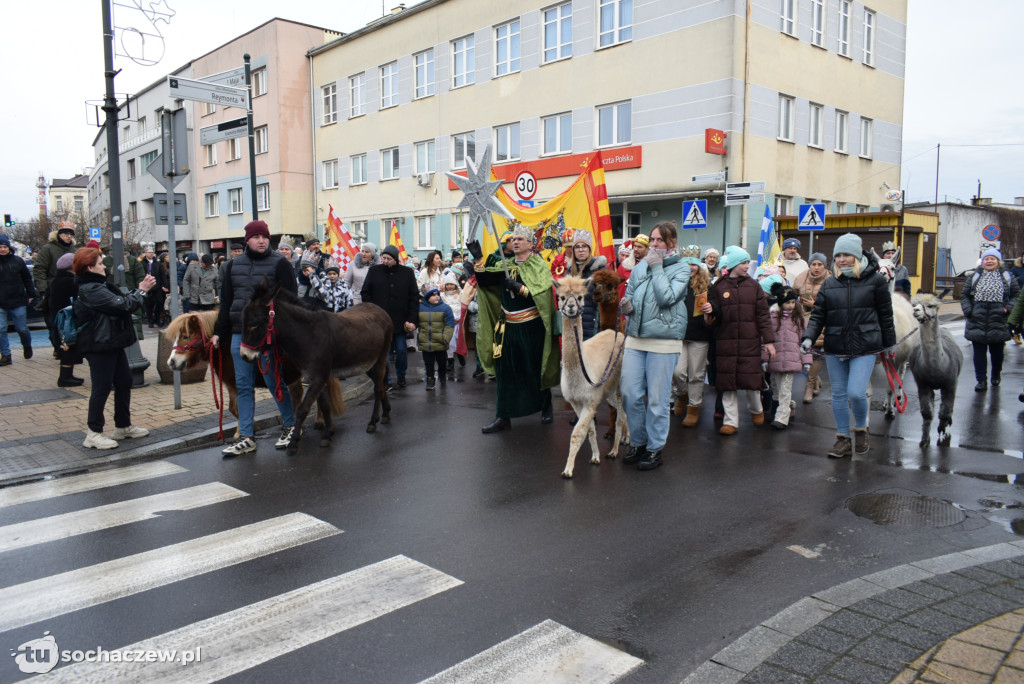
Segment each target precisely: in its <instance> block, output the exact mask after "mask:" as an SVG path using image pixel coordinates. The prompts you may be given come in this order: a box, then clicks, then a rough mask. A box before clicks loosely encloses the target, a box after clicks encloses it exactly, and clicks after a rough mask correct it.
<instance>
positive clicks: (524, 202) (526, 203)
mask: <svg viewBox="0 0 1024 684" xmlns="http://www.w3.org/2000/svg"><path fill="white" fill-rule="evenodd" d="M518 202H519V204H520V205H522V206H524V207H529V208H530V209H533V208H534V207H535V206H537V203H536V202H534V201H533V200H518Z"/></svg>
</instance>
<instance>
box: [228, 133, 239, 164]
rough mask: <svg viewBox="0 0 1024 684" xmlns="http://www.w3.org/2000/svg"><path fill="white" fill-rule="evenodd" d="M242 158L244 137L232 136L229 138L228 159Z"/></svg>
mask: <svg viewBox="0 0 1024 684" xmlns="http://www.w3.org/2000/svg"><path fill="white" fill-rule="evenodd" d="M241 158H242V139H241V138H232V139H231V140H228V161H232V160H234V159H241Z"/></svg>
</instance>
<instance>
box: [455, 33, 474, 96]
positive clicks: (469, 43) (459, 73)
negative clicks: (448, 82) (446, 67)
mask: <svg viewBox="0 0 1024 684" xmlns="http://www.w3.org/2000/svg"><path fill="white" fill-rule="evenodd" d="M474 53H475V49H474V42H473V36H465V37H463V38H458V39H456V40H453V41H452V88H461V87H462V86H466V85H470V84H471V83H473V82H474V81H475V80H476V75H475V72H474V70H475V69H476V59H475V56H474Z"/></svg>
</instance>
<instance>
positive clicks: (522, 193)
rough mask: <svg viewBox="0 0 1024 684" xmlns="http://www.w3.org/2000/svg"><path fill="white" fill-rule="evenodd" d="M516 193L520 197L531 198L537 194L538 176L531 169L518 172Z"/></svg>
mask: <svg viewBox="0 0 1024 684" xmlns="http://www.w3.org/2000/svg"><path fill="white" fill-rule="evenodd" d="M516 194H517V195H519V199H524V200H531V199H533V198H534V196H535V195H536V194H537V178H536V176H534V175H533V174H532V173H530V172H529V171H520V172H519V173H518V174H516Z"/></svg>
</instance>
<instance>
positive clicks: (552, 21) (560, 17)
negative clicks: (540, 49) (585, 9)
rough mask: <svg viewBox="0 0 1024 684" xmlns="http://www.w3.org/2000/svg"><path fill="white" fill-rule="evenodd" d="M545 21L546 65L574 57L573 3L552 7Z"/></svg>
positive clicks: (544, 13)
mask: <svg viewBox="0 0 1024 684" xmlns="http://www.w3.org/2000/svg"><path fill="white" fill-rule="evenodd" d="M542 16H543V19H544V33H543V36H544V63H545V64H547V63H548V62H555V61H557V60H560V59H566V58H567V57H572V3H571V2H567V3H564V4H562V5H558V6H556V7H550V8H548V9H546V10H544V11H543V13H542Z"/></svg>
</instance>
